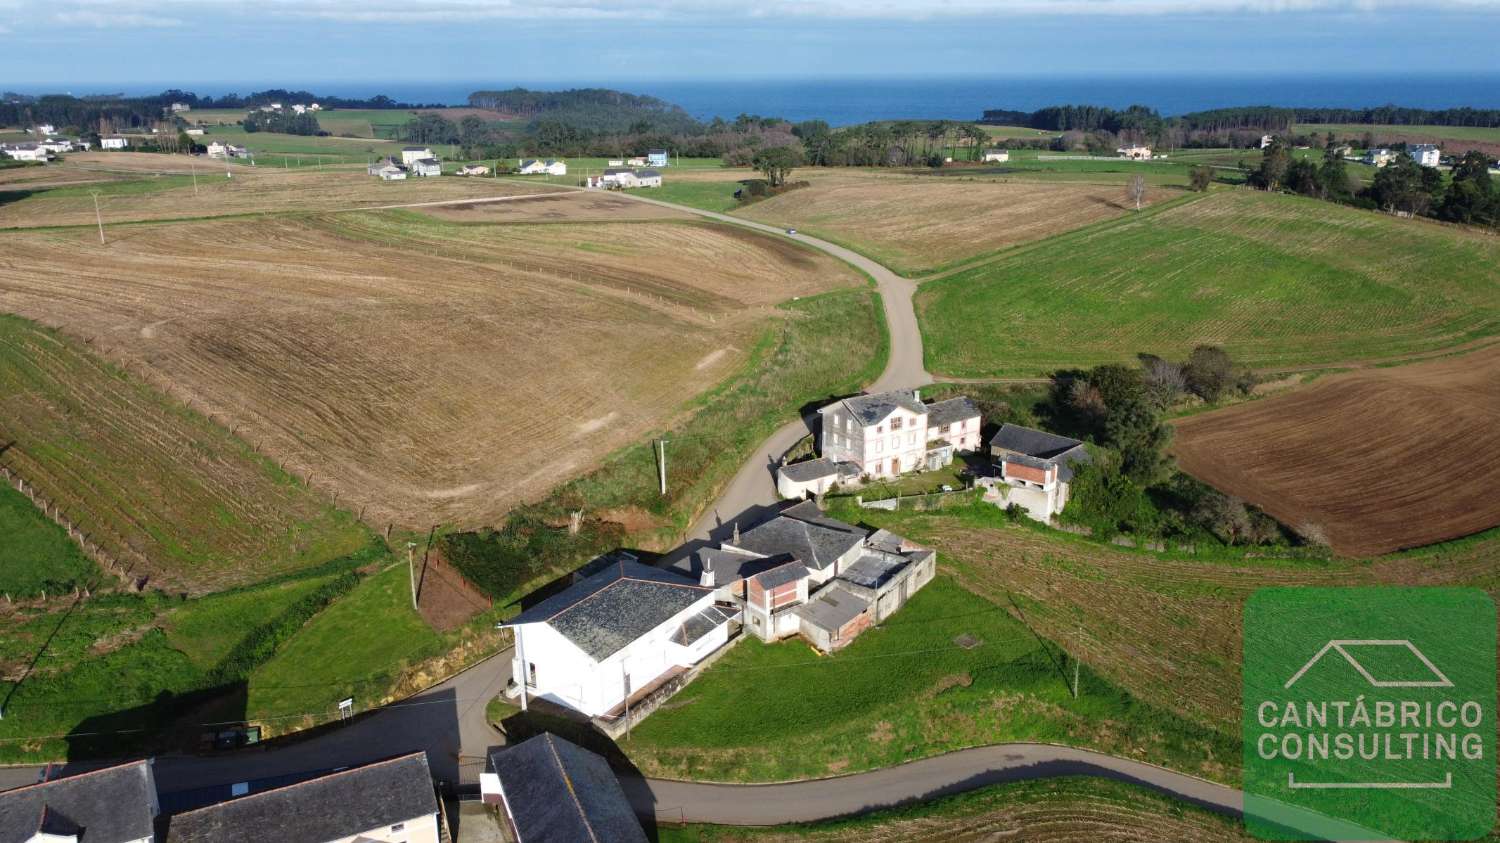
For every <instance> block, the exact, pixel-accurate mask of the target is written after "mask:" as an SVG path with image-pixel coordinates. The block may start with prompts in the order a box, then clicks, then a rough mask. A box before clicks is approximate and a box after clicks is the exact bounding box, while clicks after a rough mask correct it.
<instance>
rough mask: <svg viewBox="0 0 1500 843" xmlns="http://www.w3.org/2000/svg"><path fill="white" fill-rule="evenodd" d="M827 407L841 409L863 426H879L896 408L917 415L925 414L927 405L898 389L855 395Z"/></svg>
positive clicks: (909, 392)
mask: <svg viewBox="0 0 1500 843" xmlns="http://www.w3.org/2000/svg"><path fill="white" fill-rule="evenodd" d="M829 407H843V408H844V411H845V412H847V413H848V414H849V415H850V416H852V417H853V418H854V419H855V420H856V421H858V422H859V423H860V424H861V425H864V426H869V425H872V424H879V423H880V422H882V421H884V420H885V417H886V416H889V415H890V414H891V413H894V412H895V411H896V408H898V407H899V408H902V409H905V410H910V411H911V412H913V413H918V414H921V413H925V412H927V405H925V404H923V403H922V402H921V401H919V400H917V396H916V394H915V393H913V392H912V391H911V390H909V389H898V390H896V391H894V392H881V393H877V394H875V395H856V396H854V397H853V398H845V399H844V400H842V401H839V402H837V403H836V404H830V405H829ZM826 410H828V407H823V408H822V409H820V410H819V411H818V412H820V413H821V412H824V411H826Z"/></svg>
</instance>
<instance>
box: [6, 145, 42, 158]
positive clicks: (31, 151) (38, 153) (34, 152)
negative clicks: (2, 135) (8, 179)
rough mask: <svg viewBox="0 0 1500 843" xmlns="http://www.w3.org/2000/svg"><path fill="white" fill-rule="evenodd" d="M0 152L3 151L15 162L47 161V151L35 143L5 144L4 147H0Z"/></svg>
mask: <svg viewBox="0 0 1500 843" xmlns="http://www.w3.org/2000/svg"><path fill="white" fill-rule="evenodd" d="M0 151H3V152H4V153H5V154H6V155H8V156H10V157H11V158H14V159H15V160H17V161H46V160H47V150H46V149H43V148H42V145H41V144H36V143H15V144H6V145H5V146H4V147H0Z"/></svg>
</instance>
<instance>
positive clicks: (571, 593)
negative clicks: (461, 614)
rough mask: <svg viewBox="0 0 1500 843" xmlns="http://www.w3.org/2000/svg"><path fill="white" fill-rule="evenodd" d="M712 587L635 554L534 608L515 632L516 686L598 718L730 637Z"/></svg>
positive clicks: (516, 621) (518, 620)
mask: <svg viewBox="0 0 1500 843" xmlns="http://www.w3.org/2000/svg"><path fill="white" fill-rule="evenodd" d="M729 621H730V616H729V615H728V614H726V613H724V612H722V611H720V610H719V609H718V608H717V607H716V606H715V605H714V589H713V588H710V587H707V586H702V585H699V584H698V583H695V582H693V581H692V580H689V579H687V578H685V577H683V576H681V575H679V574H676V573H673V572H671V571H664V570H661V569H658V568H652V567H650V566H648V565H642V564H641V563H640V562H636V561H632V560H630V559H626V558H623V556H622V557H621V558H617V559H612V560H608V561H607V563H606V564H605V566H604V567H603V569H602V570H600V571H598V572H597V573H595V574H593V575H592V576H589V577H587V578H585V579H583V580H582V581H580V582H578V583H575V584H574V585H573V586H571V587H570V588H568V589H567V590H565V591H563V592H561V593H559V594H556V595H553V596H552V597H549V598H547V599H546V600H543V601H542V602H540V603H538V604H536V605H535V606H532V607H531V608H530V609H527V610H526V611H524V612H522V613H521V614H519V615H517V616H516V617H514V618H512V619H510V620H509V621H506V622H505V624H503V625H504V626H509V627H511V628H512V629H514V630H515V640H516V646H515V657H514V658H513V659H512V662H511V682H512V687H513V688H515V689H516V690H517V691H519V689H520V688H521V686H522V684H523V683H524V686H525V692H526V693H527V694H528V695H529V696H537V697H542V698H543V699H546V700H549V701H551V702H555V703H559V704H561V705H565V706H567V707H569V708H572V709H575V710H577V711H581V712H583V713H585V714H588V715H590V716H599V715H607V716H610V717H613V716H615V715H616V714H618V713H622V712H623V710H624V704H625V701H626V698H627V697H631V698H635V697H639V696H644V695H646V694H649V693H650V692H651V691H652V690H654V689H655V688H657V687H659V686H660V685H661V684H662V683H664V682H666V681H667V680H670V679H671V678H673V677H675V676H677V675H679V674H681V673H683V672H684V671H686V669H687V668H689V667H691V666H693V665H695V664H697V663H698V662H699V661H701V660H702V659H703V658H704V657H705V656H707V655H709V654H710V653H712V652H713V651H715V650H717V649H719V647H721V646H723V645H724V644H725V642H727V641H728V640H729Z"/></svg>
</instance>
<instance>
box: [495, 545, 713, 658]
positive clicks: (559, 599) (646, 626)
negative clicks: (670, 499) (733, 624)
mask: <svg viewBox="0 0 1500 843" xmlns="http://www.w3.org/2000/svg"><path fill="white" fill-rule="evenodd" d="M711 591H713V589H712V588H708V587H705V586H700V585H698V584H697V583H695V582H693V581H691V580H689V579H687V578H686V577H684V576H683V575H682V574H680V573H678V572H674V571H666V570H662V569H660V568H653V567H651V566H649V565H642V564H641V563H639V562H628V561H623V560H622V561H621V562H620V563H619V564H617V565H610V566H608V567H606V568H605V569H604V570H602V571H600V572H599V573H597V574H594V575H593V576H591V577H589V578H588V579H585V580H583V581H582V582H579V583H576V584H574V585H573V586H571V587H570V588H568V589H567V590H565V591H563V592H561V593H559V594H554V595H552V596H551V597H548V598H547V599H546V600H543V601H542V602H540V603H538V604H536V605H535V606H532V607H531V608H530V609H527V610H526V611H524V612H522V613H521V614H519V615H517V616H515V617H514V618H511V619H510V620H508V621H506V622H505V625H506V626H517V625H519V624H527V623H545V624H547V625H549V626H551V627H552V628H553V629H555V630H557V631H558V633H560V634H561V635H562V636H563V637H564V638H566V639H568V640H569V641H571V642H573V644H574V645H575V646H577V647H578V649H580V650H582V651H583V652H585V653H587V654H588V655H589V657H590V658H593V659H594V660H595V661H603V660H604V659H607V658H609V657H610V656H612V655H614V654H615V653H618V652H619V651H620V650H623V649H624V648H625V646H626V645H628V644H629V643H630V642H632V641H634V640H636V639H637V638H640V637H641V636H642V635H645V634H646V633H647V632H650V631H651V630H653V629H655V628H656V627H658V626H661V625H662V624H664V623H666V622H667V621H668V620H670V619H671V617H672V616H673V615H675V614H677V613H679V612H681V611H682V610H684V609H686V608H687V607H689V606H691V605H693V604H694V603H696V602H697V601H698V600H700V599H702V598H703V596H704V595H705V594H708V593H710V592H711Z"/></svg>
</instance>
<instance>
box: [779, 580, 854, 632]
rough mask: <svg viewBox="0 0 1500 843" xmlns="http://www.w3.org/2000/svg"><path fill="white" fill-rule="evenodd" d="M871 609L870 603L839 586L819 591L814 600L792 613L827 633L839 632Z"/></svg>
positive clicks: (831, 586)
mask: <svg viewBox="0 0 1500 843" xmlns="http://www.w3.org/2000/svg"><path fill="white" fill-rule="evenodd" d="M868 608H870V602H869V601H868V600H865V599H864V598H863V597H860V596H859V595H857V594H855V593H854V592H852V591H850V590H849V589H847V588H843V587H842V586H839V585H837V584H835V585H830V586H828V587H827V588H824V589H821V590H819V591H818V593H817V595H816V596H814V597H813V599H812V600H809V601H808V602H806V603H804V604H802V605H801V606H798V607H797V608H796V609H793V610H792V611H794V612H796V613H797V616H798V617H800V618H802V619H803V620H805V621H807V622H808V623H810V624H812V625H813V626H815V627H817V628H818V629H821V630H824V631H825V632H838V631H839V630H840V629H843V627H844V625H845V624H847V623H849V622H850V621H852V620H854V619H855V618H857V617H859V615H860V613H861V612H863V611H865V610H866V609H868Z"/></svg>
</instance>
